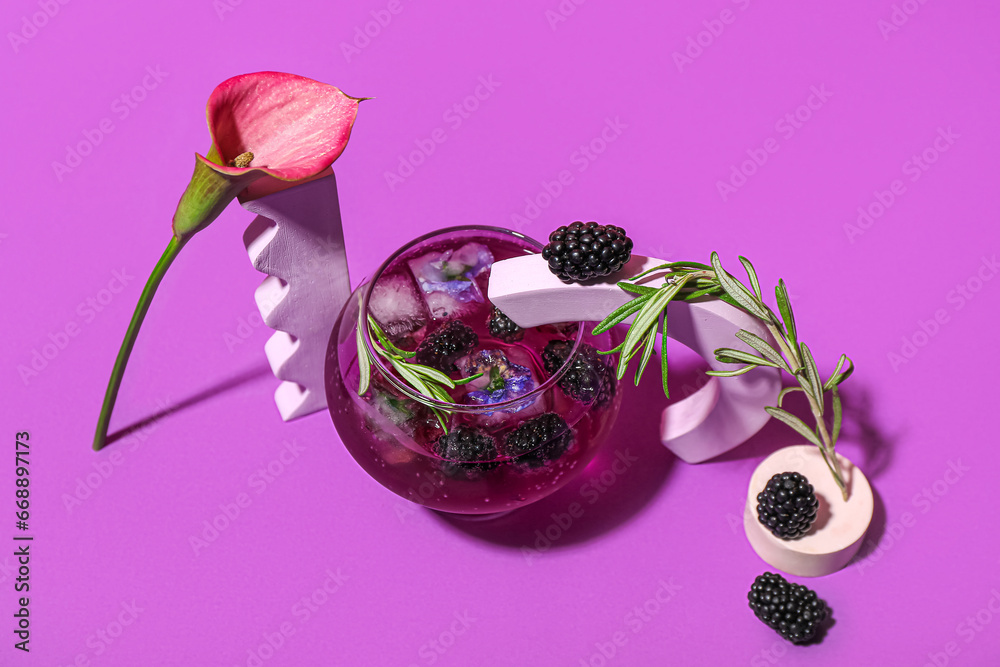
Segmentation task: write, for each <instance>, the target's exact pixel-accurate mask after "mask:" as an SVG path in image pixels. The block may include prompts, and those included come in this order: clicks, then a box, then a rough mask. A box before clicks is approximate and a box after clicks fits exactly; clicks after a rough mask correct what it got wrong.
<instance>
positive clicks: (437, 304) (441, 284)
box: [407, 243, 493, 319]
mask: <svg viewBox="0 0 1000 667" xmlns="http://www.w3.org/2000/svg"><path fill="white" fill-rule="evenodd" d="M407 264H408V265H409V267H410V271H411V272H412V273H413V277H414V278H416V281H417V285H418V286H419V287H420V292H421V293H422V294H423V295H424V299H425V301H426V302H427V308H428V309H429V310H430V314H431V317H433V318H435V319H446V318H453V317H461V316H463V315H467V314H469V313H471V312H472V311H473V310H475V308H476V304H480V303H484V302H485V299H484V298H483V293H482V291H481V290H480V289H479V284H478V283H476V281H475V277H476V276H478V275H479V274H481V273H482V272H483V271H485V270H486V269H488V268H489V267H490V266H491V265H492V264H493V254H492V253H491V252H490V251H489V248H487V247H486V246H484V245H483V244H481V243H466V244H465V245H463V246H462V247H460V248H458V249H456V250H444V251H440V252H439V251H434V252H429V253H427V254H425V255H421V256H420V257H416V258H414V259H411V260H410V261H409V262H407Z"/></svg>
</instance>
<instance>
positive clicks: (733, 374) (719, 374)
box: [705, 364, 760, 378]
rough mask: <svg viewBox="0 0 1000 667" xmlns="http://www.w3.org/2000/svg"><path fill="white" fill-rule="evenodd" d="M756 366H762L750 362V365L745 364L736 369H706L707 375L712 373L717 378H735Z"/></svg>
mask: <svg viewBox="0 0 1000 667" xmlns="http://www.w3.org/2000/svg"><path fill="white" fill-rule="evenodd" d="M755 368H760V366H758V365H757V364H750V365H748V366H744V367H743V368H737V369H736V370H734V371H705V375H711V376H712V377H717V378H733V377H736V376H737V375H743V374H744V373H749V372H750V371H752V370H753V369H755Z"/></svg>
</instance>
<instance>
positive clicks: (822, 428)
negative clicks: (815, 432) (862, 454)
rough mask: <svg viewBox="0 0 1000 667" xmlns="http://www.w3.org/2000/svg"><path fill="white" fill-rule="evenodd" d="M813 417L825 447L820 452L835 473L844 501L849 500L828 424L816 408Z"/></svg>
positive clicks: (834, 476) (834, 477)
mask: <svg viewBox="0 0 1000 667" xmlns="http://www.w3.org/2000/svg"><path fill="white" fill-rule="evenodd" d="M813 417H815V418H816V426H817V427H818V428H819V437H820V439H821V440H822V441H823V447H820V451H822V452H823V454H824V456H823V458H826V459H827V462H826V465H827V466H829V468H830V472H831V473H833V479H834V480H835V481H836V482H837V486H839V487H840V493H841V494H842V495H843V496H844V500H845V501H846V500H847V485H846V484H845V483H844V471H843V470H842V469H841V467H840V459H838V458H837V453H836V452H835V451H834V449H833V446H834V443H833V442H832V441H831V438H830V433H829V432H828V431H827V428H826V422H825V421H823V417H822V415H820V414H819V412H818V411H817V410H816V409H815V408H814V409H813Z"/></svg>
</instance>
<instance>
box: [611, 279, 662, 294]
mask: <svg viewBox="0 0 1000 667" xmlns="http://www.w3.org/2000/svg"><path fill="white" fill-rule="evenodd" d="M618 287H620V288H622V289H623V290H625V291H626V292H631V293H632V294H656V292H657V291H659V290H658V289H657V288H656V287H649V286H648V285H633V284H632V283H627V282H625V281H622V282H620V283H618Z"/></svg>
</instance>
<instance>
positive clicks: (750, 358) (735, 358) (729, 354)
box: [715, 347, 778, 368]
mask: <svg viewBox="0 0 1000 667" xmlns="http://www.w3.org/2000/svg"><path fill="white" fill-rule="evenodd" d="M715 358H716V359H717V360H719V361H721V362H722V363H725V364H757V365H758V366H770V367H771V368H778V365H777V364H776V363H774V362H773V361H770V360H768V359H764V358H763V357H758V356H757V355H755V354H750V353H749V352H744V351H743V350H734V349H732V348H730V347H720V348H719V349H718V350H716V351H715Z"/></svg>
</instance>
